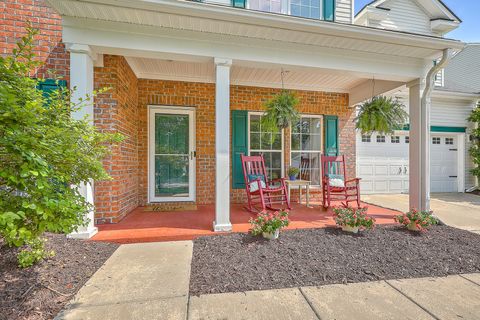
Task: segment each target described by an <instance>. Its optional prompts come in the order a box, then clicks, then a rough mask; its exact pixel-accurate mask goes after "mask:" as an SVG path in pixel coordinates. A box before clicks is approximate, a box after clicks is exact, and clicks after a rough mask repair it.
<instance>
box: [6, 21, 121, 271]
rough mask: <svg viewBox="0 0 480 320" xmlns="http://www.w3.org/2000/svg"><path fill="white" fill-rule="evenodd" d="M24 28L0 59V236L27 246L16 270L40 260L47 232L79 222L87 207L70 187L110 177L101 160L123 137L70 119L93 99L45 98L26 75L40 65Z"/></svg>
mask: <svg viewBox="0 0 480 320" xmlns="http://www.w3.org/2000/svg"><path fill="white" fill-rule="evenodd" d="M27 31H28V34H27V36H25V37H23V38H22V40H21V41H20V42H19V43H18V48H17V49H15V50H14V51H13V54H12V55H10V56H7V57H0V163H2V165H1V166H0V236H1V237H3V238H4V239H5V242H6V243H7V244H8V245H10V246H16V247H21V246H26V249H24V250H23V251H20V253H19V255H18V258H19V263H20V265H22V266H28V265H31V264H32V263H34V262H36V261H38V260H40V259H42V258H43V257H44V252H43V251H44V250H43V242H42V241H40V240H39V239H40V237H41V235H42V234H43V233H44V232H45V231H49V232H56V233H70V232H72V231H75V230H76V229H77V228H78V226H80V225H82V224H84V223H85V221H84V220H83V219H84V215H85V214H86V213H87V212H88V211H89V210H91V209H92V208H90V205H89V203H88V202H87V201H86V200H85V198H84V197H83V196H82V195H81V194H80V193H79V190H78V189H77V188H76V187H73V186H78V185H81V184H82V183H85V182H88V181H90V180H91V179H93V180H104V179H109V176H108V174H107V173H106V171H105V170H104V169H103V166H102V162H101V160H102V159H103V158H104V157H105V156H106V155H107V154H108V152H109V145H110V144H111V143H114V142H118V141H120V140H121V136H119V135H117V134H103V133H100V132H98V131H97V130H96V129H95V127H94V126H93V125H92V124H91V123H90V122H89V121H88V120H87V119H82V120H74V119H73V118H72V117H71V115H72V113H73V112H75V111H76V110H78V109H80V108H82V107H84V106H85V105H86V104H88V103H92V101H93V98H92V97H85V99H84V100H83V102H80V103H76V104H75V103H71V102H70V95H71V92H70V91H69V90H67V89H58V90H55V91H53V92H51V93H50V94H47V95H45V96H44V93H43V92H42V91H41V90H39V89H38V84H39V81H41V79H40V80H37V79H32V78H30V74H33V70H34V69H35V68H37V67H38V66H39V63H38V62H36V61H35V59H34V58H35V57H34V54H33V43H34V37H35V35H36V34H37V31H36V30H34V29H32V28H30V27H28V29H27Z"/></svg>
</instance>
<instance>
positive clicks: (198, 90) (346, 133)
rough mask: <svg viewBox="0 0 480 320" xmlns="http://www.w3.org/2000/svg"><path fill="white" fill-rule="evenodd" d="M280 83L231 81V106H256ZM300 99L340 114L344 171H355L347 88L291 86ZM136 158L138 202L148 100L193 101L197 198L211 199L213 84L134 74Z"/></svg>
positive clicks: (143, 181)
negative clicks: (326, 89) (250, 84)
mask: <svg viewBox="0 0 480 320" xmlns="http://www.w3.org/2000/svg"><path fill="white" fill-rule="evenodd" d="M278 92H279V89H273V88H259V87H247V86H232V87H231V93H230V97H231V98H230V101H231V109H232V110H249V111H261V110H263V104H264V102H265V101H267V100H268V99H270V98H271V97H273V96H274V95H275V94H276V93H278ZM295 92H296V94H297V96H298V98H299V99H300V105H299V109H300V111H301V112H302V113H308V114H328V115H337V116H338V117H339V130H340V132H339V136H340V152H341V153H342V154H346V155H347V159H348V168H347V170H348V172H349V175H350V176H352V177H353V176H354V175H355V128H354V124H353V117H354V112H353V111H354V110H353V109H350V108H348V94H345V93H328V92H314V91H295ZM138 99H139V136H138V138H139V162H140V188H139V191H140V194H139V198H140V202H141V204H146V203H147V189H148V185H147V181H148V176H147V159H148V147H147V128H148V123H147V106H148V105H168V106H193V107H196V132H197V137H196V139H197V140H196V148H197V163H196V166H197V172H196V178H197V179H196V180H197V185H196V190H197V203H198V204H204V203H214V201H215V184H214V177H213V176H212V175H213V174H214V172H215V140H214V136H215V85H214V84H209V83H191V82H179V81H163V80H145V79H139V88H138ZM284 146H285V148H284V150H285V159H284V164H285V167H288V166H289V162H290V132H289V130H286V132H285V144H284ZM244 201H245V191H244V190H238V189H235V190H232V202H240V203H243V202H244Z"/></svg>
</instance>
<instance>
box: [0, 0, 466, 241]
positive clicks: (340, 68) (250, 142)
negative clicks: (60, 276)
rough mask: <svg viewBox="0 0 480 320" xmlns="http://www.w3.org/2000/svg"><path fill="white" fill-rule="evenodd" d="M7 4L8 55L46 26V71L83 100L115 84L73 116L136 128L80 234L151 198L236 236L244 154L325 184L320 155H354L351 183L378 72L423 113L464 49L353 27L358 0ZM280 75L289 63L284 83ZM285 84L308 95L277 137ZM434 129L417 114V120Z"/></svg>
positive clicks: (96, 193)
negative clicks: (426, 96)
mask: <svg viewBox="0 0 480 320" xmlns="http://www.w3.org/2000/svg"><path fill="white" fill-rule="evenodd" d="M431 2H432V3H437V2H439V1H431ZM219 3H220V4H219ZM0 6H2V9H3V10H2V12H3V13H4V16H5V25H6V26H8V27H7V28H4V29H3V30H4V31H2V32H3V33H4V35H5V36H4V38H3V39H5V40H4V42H0V50H2V52H3V53H4V54H5V53H8V52H11V49H12V46H13V45H14V42H15V41H16V40H17V39H18V38H19V37H20V36H21V35H22V29H21V28H22V26H24V25H25V21H26V20H27V19H31V20H33V22H34V24H35V25H36V26H38V27H40V29H41V30H40V31H41V32H40V33H41V38H40V40H39V45H40V49H39V53H40V57H41V58H42V59H43V60H45V61H46V62H47V67H46V68H45V69H47V68H52V69H56V70H60V73H61V74H62V75H64V78H65V80H67V83H68V85H69V86H70V87H72V88H73V87H76V88H77V90H76V92H75V95H74V97H73V98H74V99H77V98H79V97H81V96H83V95H85V94H89V93H91V92H92V91H93V90H94V89H96V88H102V87H111V88H112V90H111V91H109V92H108V93H105V94H102V95H100V96H98V97H97V98H96V99H95V105H94V106H89V107H86V108H84V110H82V111H81V112H80V113H79V114H76V115H74V116H76V117H81V116H84V115H86V116H87V117H89V118H90V119H92V121H93V122H94V124H95V125H96V126H97V127H98V128H99V129H100V130H102V131H107V132H109V131H119V132H121V133H122V134H123V135H125V136H126V139H125V141H124V142H122V143H121V145H120V146H119V147H116V148H114V149H113V154H112V156H111V157H109V158H108V159H106V160H105V161H104V165H105V168H106V169H107V171H108V172H109V173H110V175H111V176H112V178H113V179H112V180H111V181H103V182H96V183H95V184H94V186H93V188H92V186H86V187H85V188H84V190H83V192H84V194H85V196H86V197H87V198H88V199H93V201H94V204H95V207H96V210H95V213H93V212H92V213H90V215H89V217H90V218H91V220H92V223H91V224H90V225H89V226H88V227H87V228H85V229H82V230H80V232H79V234H78V235H77V236H78V237H88V236H91V235H92V234H93V233H94V232H95V227H94V225H93V221H95V223H97V224H100V223H115V222H118V221H119V220H121V219H122V218H123V217H125V215H126V214H128V213H129V212H130V211H132V210H133V209H135V208H136V207H138V206H143V205H147V204H152V203H155V204H157V205H159V206H165V207H167V208H173V207H175V209H181V208H182V206H185V207H191V206H195V205H196V204H215V221H214V224H213V227H214V230H217V231H222V230H231V223H230V203H231V202H244V201H245V191H244V189H243V188H244V182H243V176H242V172H241V166H240V158H239V155H240V154H241V153H248V154H258V153H263V154H264V155H265V159H266V161H267V165H268V171H269V173H270V175H271V176H272V177H276V176H285V172H286V167H288V166H289V165H291V164H292V165H300V163H302V162H305V164H307V162H308V167H307V168H306V170H307V174H308V175H309V178H310V179H311V180H312V181H313V184H314V185H318V184H319V183H320V181H319V157H320V155H321V154H329V155H336V154H344V155H345V156H346V158H347V161H348V168H347V170H348V175H349V177H354V176H355V175H356V172H355V171H356V131H355V126H354V123H353V119H354V117H355V105H356V104H358V103H360V102H361V101H364V100H365V99H367V98H369V97H370V95H371V92H372V82H371V78H372V76H374V77H375V81H376V82H375V83H376V85H375V94H382V93H385V92H390V91H391V90H394V89H395V88H399V87H402V86H404V85H406V84H408V87H409V89H408V90H409V93H410V96H411V97H412V98H411V99H410V104H411V105H412V110H419V109H420V106H421V101H420V95H421V88H422V84H421V82H422V81H421V80H422V79H424V78H425V77H426V74H427V72H428V70H430V69H431V68H432V63H431V61H433V60H436V59H439V58H440V57H441V56H442V54H444V53H445V52H448V50H457V51H458V50H461V49H463V47H464V44H463V43H461V42H459V41H455V40H451V39H444V38H441V37H435V36H432V35H428V36H427V35H422V34H411V33H405V32H398V31H390V30H381V29H376V28H370V27H365V26H357V25H354V24H353V1H349V0H336V1H334V0H311V1H308V2H304V1H297V0H289V1H276V0H247V1H245V0H244V1H242V0H233V2H230V1H223V0H217V1H216V2H208V1H207V3H199V2H190V1H177V0H155V1H147V0H138V1H128V0H118V1H110V0H88V1H87V0H76V1H71V0H48V1H46V2H44V1H40V0H34V1H31V3H30V4H28V5H27V4H23V3H22V2H20V1H15V0H6V1H3V2H2V3H1V4H0ZM257 10H259V11H257ZM260 11H266V12H260ZM447 11H448V10H447ZM45 69H44V70H40V71H39V74H40V75H46V74H48V73H46V71H45ZM282 70H286V71H288V73H287V74H286V77H285V81H284V83H283V84H282V81H281V78H280V73H281V71H282ZM282 85H283V86H284V87H285V88H287V89H292V90H295V92H296V93H297V95H298V97H299V99H300V105H299V109H300V112H301V113H302V119H301V122H300V123H297V124H294V125H293V128H288V129H286V130H283V132H282V133H281V134H279V135H278V136H277V139H276V140H275V141H274V142H273V143H272V142H271V141H272V140H271V139H270V138H269V137H268V135H269V133H268V132H267V133H266V132H264V129H263V128H262V126H261V125H260V122H259V120H260V117H261V114H262V111H263V104H264V102H265V101H266V100H268V99H269V98H271V97H273V96H274V95H275V94H276V93H278V92H280V90H281V88H282ZM427 123H428V122H427V119H426V118H425V117H422V116H416V117H413V118H412V122H411V125H412V128H421V127H422V126H426V124H427ZM265 137H267V138H268V139H265ZM421 139H422V136H421V133H420V130H412V132H411V134H410V141H411V143H412V144H413V145H416V146H420V141H421ZM417 150H418V152H417V153H415V154H414V155H412V156H411V157H410V170H411V171H413V172H415V173H416V174H412V175H410V185H411V186H414V187H412V188H411V192H410V201H411V204H412V206H415V207H418V208H421V207H425V206H427V205H428V204H427V200H428V191H427V190H426V189H425V187H424V185H423V183H422V181H424V180H425V177H428V171H426V170H424V169H425V168H424V165H422V164H421V159H422V152H423V151H422V149H421V148H420V147H419V148H418V149H417ZM304 160H308V161H304ZM317 192H318V191H317Z"/></svg>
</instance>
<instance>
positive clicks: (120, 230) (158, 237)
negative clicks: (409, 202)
mask: <svg viewBox="0 0 480 320" xmlns="http://www.w3.org/2000/svg"><path fill="white" fill-rule="evenodd" d="M363 205H364V206H368V215H369V216H371V217H374V218H375V219H376V222H377V223H378V224H391V223H393V217H394V216H395V215H396V214H398V213H399V212H398V211H395V210H390V209H385V208H382V207H379V206H375V205H370V204H366V203H363ZM250 217H254V214H252V213H249V212H248V211H246V210H245V209H244V208H243V205H241V204H232V205H231V206H230V221H231V223H232V231H233V232H248V229H249V228H250V224H249V223H248V220H249V219H250ZM214 218H215V206H214V205H199V206H198V208H197V210H189V211H167V212H157V211H146V210H145V207H138V208H136V209H135V210H134V211H132V212H131V213H130V214H129V215H127V216H126V217H125V218H124V219H123V220H122V221H120V222H119V223H117V224H105V225H100V226H98V229H99V232H98V233H97V234H96V235H95V236H94V237H93V238H92V240H95V241H106V242H116V243H138V242H157V241H178V240H193V239H195V238H197V237H199V236H206V235H214V234H215V232H214V231H213V230H212V221H213V220H214ZM289 218H290V225H289V226H288V227H287V230H289V229H290V230H291V229H311V228H325V227H335V221H334V220H333V210H332V208H329V209H328V210H324V209H323V208H322V207H321V206H319V204H315V205H314V206H313V207H310V208H309V207H306V206H304V205H300V204H298V203H293V204H292V210H291V211H290V215H289Z"/></svg>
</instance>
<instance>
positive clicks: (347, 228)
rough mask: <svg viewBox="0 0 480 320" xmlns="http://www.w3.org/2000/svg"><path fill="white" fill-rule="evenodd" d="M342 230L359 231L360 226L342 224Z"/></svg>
mask: <svg viewBox="0 0 480 320" xmlns="http://www.w3.org/2000/svg"><path fill="white" fill-rule="evenodd" d="M342 230H343V231H345V232H351V233H358V227H350V226H342Z"/></svg>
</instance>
